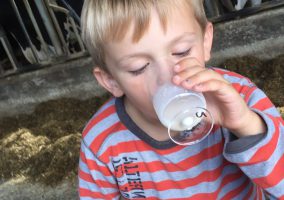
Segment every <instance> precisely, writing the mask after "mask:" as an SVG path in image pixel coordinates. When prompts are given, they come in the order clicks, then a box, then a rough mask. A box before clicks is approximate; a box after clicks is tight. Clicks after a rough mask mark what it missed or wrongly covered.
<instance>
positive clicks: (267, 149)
mask: <svg viewBox="0 0 284 200" xmlns="http://www.w3.org/2000/svg"><path fill="white" fill-rule="evenodd" d="M270 118H271V119H272V121H273V123H274V127H275V132H274V133H273V136H272V138H271V140H270V141H269V142H268V143H267V144H266V145H264V146H262V147H260V148H259V149H258V150H257V151H256V153H255V154H254V155H253V156H252V158H251V159H250V160H249V161H248V162H246V163H240V164H239V165H240V166H246V165H251V164H256V163H259V162H263V161H266V160H268V159H269V158H270V156H271V155H272V154H273V153H274V151H275V149H276V147H277V143H278V139H279V124H278V123H279V122H278V121H277V120H275V119H274V118H273V117H270Z"/></svg>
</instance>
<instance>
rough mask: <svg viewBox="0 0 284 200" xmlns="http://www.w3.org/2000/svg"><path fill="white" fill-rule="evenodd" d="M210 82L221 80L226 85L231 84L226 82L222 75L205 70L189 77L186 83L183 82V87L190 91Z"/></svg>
mask: <svg viewBox="0 0 284 200" xmlns="http://www.w3.org/2000/svg"><path fill="white" fill-rule="evenodd" d="M210 80H212V81H213V80H219V81H222V82H224V83H225V84H229V82H228V81H227V80H225V79H224V78H223V76H222V75H220V74H219V73H217V72H215V71H214V70H211V69H207V68H205V69H203V70H201V71H200V72H198V73H196V74H194V75H192V76H191V77H189V78H188V79H187V80H186V81H183V83H182V85H183V86H184V87H186V88H188V89H192V88H193V87H194V86H197V85H200V84H202V83H204V82H207V81H210Z"/></svg>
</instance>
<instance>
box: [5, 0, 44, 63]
mask: <svg viewBox="0 0 284 200" xmlns="http://www.w3.org/2000/svg"><path fill="white" fill-rule="evenodd" d="M10 2H11V4H12V7H13V9H14V11H15V13H16V16H17V19H18V20H19V23H20V25H21V27H22V30H23V31H24V36H25V38H26V40H27V41H28V43H29V45H30V47H31V50H32V55H33V56H34V58H35V60H36V61H37V62H39V59H38V57H37V54H36V49H35V47H34V45H33V43H32V40H31V38H30V36H29V33H28V31H27V29H26V26H25V24H24V22H23V20H22V17H21V14H20V12H19V10H18V7H17V5H16V3H15V1H14V0H10Z"/></svg>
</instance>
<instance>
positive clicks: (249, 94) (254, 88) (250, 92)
mask: <svg viewBox="0 0 284 200" xmlns="http://www.w3.org/2000/svg"><path fill="white" fill-rule="evenodd" d="M256 89H257V87H253V88H251V89H250V90H248V91H246V93H245V94H244V95H245V98H244V100H245V102H248V101H249V99H250V96H251V94H252V93H253V92H254V91H255V90H256Z"/></svg>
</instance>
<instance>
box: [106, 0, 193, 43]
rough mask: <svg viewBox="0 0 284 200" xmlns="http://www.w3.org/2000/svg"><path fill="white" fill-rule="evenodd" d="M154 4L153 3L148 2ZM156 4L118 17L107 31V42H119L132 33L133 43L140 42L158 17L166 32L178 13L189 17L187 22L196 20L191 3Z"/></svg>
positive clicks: (179, 0) (164, 2)
mask: <svg viewBox="0 0 284 200" xmlns="http://www.w3.org/2000/svg"><path fill="white" fill-rule="evenodd" d="M147 2H153V1H147ZM154 2H155V4H153V5H152V4H151V3H148V4H147V5H146V6H145V7H144V9H140V8H138V9H139V10H136V9H137V8H136V7H132V8H131V9H130V11H129V12H127V14H122V15H118V16H116V14H115V15H114V18H113V19H112V20H111V21H112V23H110V24H109V27H108V28H107V29H106V34H105V41H111V42H119V41H120V40H122V39H123V38H124V37H125V36H126V35H128V34H129V33H131V37H132V42H134V43H135V42H138V41H139V40H140V39H141V38H142V37H143V36H144V34H145V33H146V32H147V31H148V29H149V25H150V23H151V21H152V18H153V17H158V19H159V21H160V26H161V27H162V28H163V30H164V32H166V31H167V29H168V23H169V21H171V19H172V18H173V17H174V15H176V14H177V13H181V14H182V15H184V16H186V17H188V18H187V20H194V21H196V18H195V10H194V6H193V4H192V3H190V2H191V1H187V0H177V1H176V0H175V1H162V0H161V1H154Z"/></svg>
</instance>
